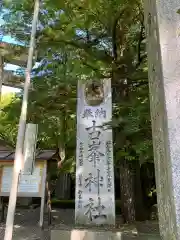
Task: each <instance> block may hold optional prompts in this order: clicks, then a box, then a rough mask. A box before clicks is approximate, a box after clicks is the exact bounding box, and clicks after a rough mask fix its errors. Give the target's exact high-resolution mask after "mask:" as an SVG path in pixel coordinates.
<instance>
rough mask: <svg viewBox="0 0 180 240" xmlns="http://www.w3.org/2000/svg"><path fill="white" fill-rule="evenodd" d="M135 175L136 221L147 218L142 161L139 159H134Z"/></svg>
mask: <svg viewBox="0 0 180 240" xmlns="http://www.w3.org/2000/svg"><path fill="white" fill-rule="evenodd" d="M131 164H132V166H133V168H132V169H133V171H134V176H133V181H134V199H135V216H136V221H144V220H146V219H147V211H146V209H145V206H144V201H143V192H142V184H141V174H140V163H139V160H134V161H132V163H131Z"/></svg>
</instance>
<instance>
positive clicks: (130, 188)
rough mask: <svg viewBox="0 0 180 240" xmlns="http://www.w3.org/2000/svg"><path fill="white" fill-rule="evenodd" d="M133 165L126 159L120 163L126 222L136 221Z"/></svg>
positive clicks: (122, 200) (123, 209)
mask: <svg viewBox="0 0 180 240" xmlns="http://www.w3.org/2000/svg"><path fill="white" fill-rule="evenodd" d="M133 182H134V181H133V172H132V169H131V163H130V162H129V161H127V160H125V159H121V161H120V191H121V208H122V209H121V210H122V214H123V217H124V220H125V222H127V223H132V222H134V221H135V217H136V216H135V195H134V193H135V191H134V183H133Z"/></svg>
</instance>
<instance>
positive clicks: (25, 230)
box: [0, 208, 160, 240]
mask: <svg viewBox="0 0 180 240" xmlns="http://www.w3.org/2000/svg"><path fill="white" fill-rule="evenodd" d="M39 212H40V209H39V208H37V209H18V210H17V211H16V215H15V225H14V236H13V240H50V230H51V229H64V230H70V229H72V228H74V211H73V210H70V209H64V210H63V209H60V210H59V209H58V210H53V222H52V223H53V224H52V226H51V227H50V228H48V226H47V221H46V220H47V216H46V214H45V217H44V219H45V224H44V230H41V229H40V227H39V226H38V222H39ZM116 228H117V229H113V231H114V230H118V231H119V230H121V231H123V232H124V233H125V234H128V235H129V234H132V232H134V231H138V232H139V233H140V236H139V237H138V238H136V237H135V238H134V237H133V238H132V237H125V238H124V239H125V240H126V239H127V240H131V239H134V240H136V239H139V240H158V239H160V238H159V236H158V235H159V229H158V224H157V223H156V222H146V223H137V224H136V225H135V226H130V225H120V224H119V223H118V217H117V226H116ZM4 229H5V224H4V223H1V224H0V240H3V238H4ZM106 230H108V229H106ZM109 230H111V229H109Z"/></svg>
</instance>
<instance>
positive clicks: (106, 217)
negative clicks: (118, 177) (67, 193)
mask: <svg viewBox="0 0 180 240" xmlns="http://www.w3.org/2000/svg"><path fill="white" fill-rule="evenodd" d="M77 106H78V107H77V147H76V149H77V150H76V154H77V155H76V201H75V202H76V204H75V222H76V224H78V225H88V226H89V225H114V224H115V200H114V166H113V147H112V130H111V127H110V126H109V122H110V121H111V118H112V99H111V81H110V80H104V81H101V82H96V81H91V82H88V83H85V82H79V84H78V103H77Z"/></svg>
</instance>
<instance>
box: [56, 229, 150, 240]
mask: <svg viewBox="0 0 180 240" xmlns="http://www.w3.org/2000/svg"><path fill="white" fill-rule="evenodd" d="M136 236H137V233H136V232H134V233H132V234H129V233H128V234H127V233H124V232H121V231H107V230H104V231H103V230H101V231H100V230H91V229H81V230H80V229H72V230H51V240H60V239H62V240H136V239H137V238H136ZM147 239H148V238H146V240H147Z"/></svg>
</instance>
